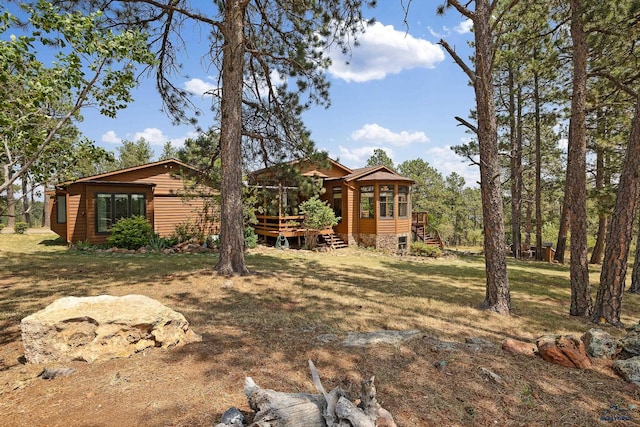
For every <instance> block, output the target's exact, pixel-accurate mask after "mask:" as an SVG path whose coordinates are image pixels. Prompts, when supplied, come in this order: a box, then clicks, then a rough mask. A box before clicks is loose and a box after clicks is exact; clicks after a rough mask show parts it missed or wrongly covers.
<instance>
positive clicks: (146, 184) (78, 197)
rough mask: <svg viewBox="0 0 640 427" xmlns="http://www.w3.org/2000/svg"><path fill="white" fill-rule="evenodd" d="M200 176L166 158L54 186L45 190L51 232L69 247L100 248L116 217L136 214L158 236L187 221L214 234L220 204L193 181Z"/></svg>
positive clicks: (180, 163) (195, 171)
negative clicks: (86, 246)
mask: <svg viewBox="0 0 640 427" xmlns="http://www.w3.org/2000/svg"><path fill="white" fill-rule="evenodd" d="M200 174H201V173H200V172H199V171H198V170H196V169H195V168H193V167H191V166H189V165H187V164H185V163H182V162H180V161H178V160H175V159H169V160H162V161H159V162H155V163H149V164H145V165H141V166H135V167H131V168H127V169H122V170H117V171H113V172H107V173H103V174H99V175H94V176H88V177H85V178H80V179H77V180H75V181H70V182H65V183H62V184H59V185H56V186H55V189H53V190H49V191H47V192H46V197H49V198H50V203H49V206H50V208H49V209H50V212H51V230H52V231H53V232H55V233H56V234H58V235H59V236H61V237H62V238H63V239H65V240H66V242H67V243H68V244H72V243H77V242H81V241H87V242H89V243H91V244H101V243H105V242H106V241H107V238H108V237H109V235H110V230H111V227H112V226H113V224H115V223H116V221H118V220H119V219H120V218H125V217H130V216H134V215H140V216H143V217H145V218H147V219H148V220H149V222H150V223H151V225H152V226H153V230H154V231H155V232H156V233H158V234H160V235H161V236H169V235H171V234H172V233H174V231H175V226H176V225H178V224H184V223H185V222H188V221H190V222H192V223H193V224H198V226H199V227H201V229H202V230H203V231H204V232H205V233H207V234H217V232H218V230H219V219H217V218H219V203H218V202H217V201H215V199H214V197H213V196H214V195H215V194H216V193H215V192H214V190H213V189H211V188H210V187H207V186H205V185H202V184H198V183H197V182H196V180H195V178H196V177H198V176H199V175H200ZM205 214H206V215H205ZM212 218H214V219H213V220H212Z"/></svg>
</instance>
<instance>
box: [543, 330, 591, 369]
mask: <svg viewBox="0 0 640 427" xmlns="http://www.w3.org/2000/svg"><path fill="white" fill-rule="evenodd" d="M536 344H537V346H538V354H540V356H541V357H542V358H543V359H544V360H546V361H547V362H550V363H555V364H557V365H562V366H566V367H568V368H578V369H587V368H590V367H591V361H590V360H589V357H588V356H587V351H586V350H585V347H584V344H583V343H582V341H580V340H579V339H578V338H576V337H573V336H571V335H558V336H555V335H544V336H542V337H540V338H538V340H537V341H536Z"/></svg>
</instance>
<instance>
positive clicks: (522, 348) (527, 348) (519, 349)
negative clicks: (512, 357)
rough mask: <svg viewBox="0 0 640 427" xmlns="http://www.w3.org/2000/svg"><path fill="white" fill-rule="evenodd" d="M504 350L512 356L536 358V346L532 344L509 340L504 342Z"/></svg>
mask: <svg viewBox="0 0 640 427" xmlns="http://www.w3.org/2000/svg"><path fill="white" fill-rule="evenodd" d="M502 349H503V350H504V351H508V352H509V353H512V354H524V355H525V356H535V354H536V349H537V347H536V345H535V344H533V343H530V342H524V341H518V340H514V339H512V338H507V339H506V340H504V341H502Z"/></svg>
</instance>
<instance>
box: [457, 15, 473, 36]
mask: <svg viewBox="0 0 640 427" xmlns="http://www.w3.org/2000/svg"><path fill="white" fill-rule="evenodd" d="M472 29H473V21H471V19H467V20H466V21H462V22H461V23H459V24H458V25H456V26H455V28H454V31H455V32H456V33H458V34H467V33H470V32H471V30H472Z"/></svg>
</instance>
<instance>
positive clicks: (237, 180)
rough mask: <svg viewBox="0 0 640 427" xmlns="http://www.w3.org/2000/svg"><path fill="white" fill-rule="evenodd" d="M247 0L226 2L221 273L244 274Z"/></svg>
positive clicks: (221, 142)
mask: <svg viewBox="0 0 640 427" xmlns="http://www.w3.org/2000/svg"><path fill="white" fill-rule="evenodd" d="M246 3H247V2H246V0H226V1H225V5H226V6H225V21H224V25H223V35H224V39H225V45H224V52H223V57H222V94H223V95H222V101H221V102H222V104H221V111H222V120H221V129H220V160H221V176H222V180H221V183H220V190H221V193H222V203H221V205H222V206H221V212H220V214H221V215H220V259H219V261H218V264H217V265H216V267H215V269H216V271H217V272H218V273H220V274H224V275H247V274H249V270H248V269H247V267H246V264H245V260H244V219H243V215H242V144H241V143H242V88H243V77H244V73H243V69H244V14H245V7H246Z"/></svg>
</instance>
